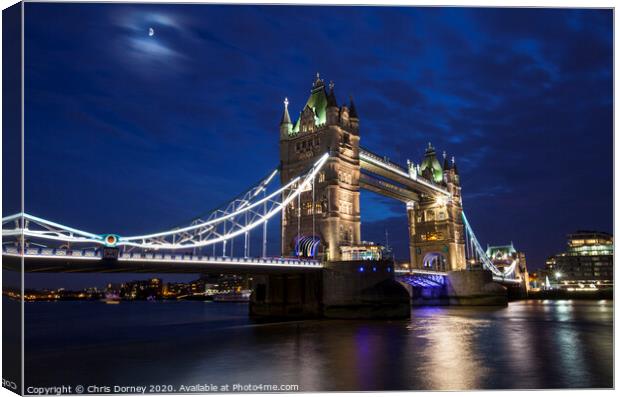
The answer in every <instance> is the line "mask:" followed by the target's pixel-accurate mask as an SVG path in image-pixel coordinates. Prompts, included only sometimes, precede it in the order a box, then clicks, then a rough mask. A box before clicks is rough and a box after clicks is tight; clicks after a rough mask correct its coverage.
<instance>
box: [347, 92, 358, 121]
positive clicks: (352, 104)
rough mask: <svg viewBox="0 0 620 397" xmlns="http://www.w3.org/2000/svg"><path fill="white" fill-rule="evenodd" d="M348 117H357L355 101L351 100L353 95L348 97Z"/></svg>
mask: <svg viewBox="0 0 620 397" xmlns="http://www.w3.org/2000/svg"><path fill="white" fill-rule="evenodd" d="M349 117H350V118H352V119H357V118H358V117H357V109H355V102H353V97H349Z"/></svg>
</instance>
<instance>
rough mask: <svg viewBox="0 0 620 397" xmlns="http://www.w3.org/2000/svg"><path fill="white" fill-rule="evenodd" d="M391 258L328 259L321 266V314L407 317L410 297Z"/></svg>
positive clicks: (351, 316) (331, 315) (409, 310)
mask: <svg viewBox="0 0 620 397" xmlns="http://www.w3.org/2000/svg"><path fill="white" fill-rule="evenodd" d="M393 273H394V268H393V263H392V262H391V261H339V262H329V263H328V264H327V266H326V268H325V269H323V316H324V317H327V318H350V319H375V318H376V319H381V318H385V319H387V318H409V317H410V316H411V300H410V298H409V294H408V293H407V290H406V289H405V288H404V287H403V286H402V285H401V284H400V283H399V282H398V281H396V280H394V276H393Z"/></svg>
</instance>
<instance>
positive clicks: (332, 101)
mask: <svg viewBox="0 0 620 397" xmlns="http://www.w3.org/2000/svg"><path fill="white" fill-rule="evenodd" d="M327 107H328V108H331V107H338V102H337V101H336V94H335V93H334V82H333V81H330V82H329V94H327Z"/></svg>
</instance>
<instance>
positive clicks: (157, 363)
mask: <svg viewBox="0 0 620 397" xmlns="http://www.w3.org/2000/svg"><path fill="white" fill-rule="evenodd" d="M247 312H248V307H247V305H246V304H239V303H212V302H209V303H205V302H171V301H167V302H122V303H121V304H118V305H106V304H103V303H100V302H37V303H27V304H26V334H25V341H26V361H25V365H26V386H36V387H42V386H55V385H60V384H68V385H84V386H87V385H98V386H114V385H122V386H148V385H171V386H170V387H173V388H175V390H177V391H178V387H179V386H180V385H195V384H216V385H218V384H222V385H223V384H249V383H251V384H278V385H280V384H292V385H298V387H299V391H349V390H350V391H355V390H360V391H361V390H471V389H546V388H610V387H613V361H612V360H613V302H612V301H577V300H572V301H533V300H530V301H520V302H512V303H510V305H509V306H508V307H507V308H480V307H478V308H463V307H424V308H414V309H413V310H412V315H411V319H409V320H399V321H344V320H308V321H297V322H285V323H265V324H260V323H256V322H254V321H252V320H251V319H250V318H249V317H248V315H247Z"/></svg>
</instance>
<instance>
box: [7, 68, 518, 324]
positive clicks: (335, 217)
mask: <svg viewBox="0 0 620 397" xmlns="http://www.w3.org/2000/svg"><path fill="white" fill-rule="evenodd" d="M279 127H280V128H279V129H280V134H279V137H280V139H279V142H280V165H279V167H278V168H277V169H275V170H273V171H271V172H269V173H268V174H267V175H266V176H265V177H264V178H263V179H262V180H261V181H260V182H259V183H257V184H256V185H254V186H251V187H250V188H249V189H248V190H247V191H246V192H244V193H242V194H240V195H239V196H238V197H236V198H233V199H232V200H231V201H230V202H229V203H227V204H226V205H224V206H222V207H221V208H218V209H216V210H214V211H212V212H211V213H209V214H208V215H207V216H205V217H201V218H196V219H194V220H193V221H192V222H190V223H189V224H188V225H185V226H182V227H177V228H174V229H171V230H165V231H160V232H156V233H149V234H143V235H136V236H125V235H122V234H117V233H104V234H99V233H92V232H87V231H83V230H79V229H76V228H73V227H69V226H65V225H63V224H61V223H57V222H53V221H49V220H46V219H44V218H40V217H37V216H34V215H31V214H27V213H19V214H15V215H11V216H7V217H4V218H3V219H2V225H3V226H2V236H3V240H2V255H3V266H4V267H5V268H12V269H20V268H21V266H22V261H23V266H24V267H23V269H24V270H25V271H32V272H37V271H40V272H50V271H51V272H54V271H66V272H80V271H97V272H106V271H116V272H122V271H126V272H140V271H156V272H192V273H196V272H209V271H218V272H248V273H252V274H262V275H263V276H262V279H261V278H260V277H259V278H258V279H259V283H258V284H257V286H256V289H255V291H256V293H255V295H254V297H253V305H252V309H251V310H252V311H253V313H254V314H265V315H285V316H288V315H296V314H298V315H306V314H309V313H310V314H312V313H313V314H318V313H319V312H321V313H322V314H323V315H329V314H331V315H332V316H345V317H346V316H350V315H351V314H350V313H349V314H346V310H345V309H343V308H346V307H359V306H360V305H361V306H365V307H367V308H369V309H368V310H370V312H368V311H367V312H366V314H367V315H371V316H404V315H408V313H409V312H408V307H409V306H408V303H407V304H404V301H403V299H404V298H403V295H402V292H401V291H399V287H398V285H399V284H397V283H395V282H394V279H395V277H396V278H397V279H400V280H401V281H402V283H404V285H406V286H407V287H408V288H409V289H410V294H413V295H414V296H416V293H417V294H418V295H417V296H418V298H420V297H424V296H423V295H424V294H425V293H426V294H427V295H428V291H431V295H432V296H433V297H435V296H439V295H442V294H443V295H442V296H444V297H449V298H451V299H452V300H454V299H453V298H463V297H466V298H467V299H470V298H471V297H472V296H474V297H475V296H482V297H483V298H484V299H482V301H483V302H487V303H493V302H498V301H503V300H502V299H504V298H502V296H505V292H504V290H502V289H501V288H502V287H500V286H499V285H497V284H496V283H494V281H496V282H501V283H503V284H504V285H513V284H516V285H518V284H520V283H522V280H521V278H520V273H519V272H515V268H517V264H516V263H511V264H503V265H502V267H501V268H498V267H497V266H495V265H494V263H493V261H492V260H491V259H490V258H489V257H488V256H487V253H486V251H485V250H483V249H482V246H481V244H480V243H479V242H478V240H477V239H476V236H475V234H474V232H473V229H472V228H471V225H470V224H469V222H468V220H467V218H466V216H465V214H464V212H463V203H462V196H461V182H460V177H459V173H458V169H457V164H456V162H455V161H454V158H452V159H451V160H448V158H447V156H446V154H445V153H444V155H443V159H442V160H443V165H442V164H440V161H439V159H438V158H437V155H436V151H435V148H434V147H433V146H432V145H431V144H430V143H429V144H428V147H427V148H426V151H425V154H424V158H423V159H422V161H421V162H420V164H415V163H414V162H411V161H408V162H407V165H406V166H402V165H399V164H397V163H394V162H392V161H390V160H388V159H387V157H383V156H381V155H378V154H376V153H374V152H372V151H370V150H368V149H366V148H363V147H361V146H360V119H359V116H358V113H357V109H356V107H355V104H354V102H353V100H352V99H350V101H349V103H348V104H341V105H339V104H338V101H337V99H336V94H335V88H334V84H333V83H331V84H330V85H329V87H327V86H326V85H325V83H324V81H323V80H322V79H321V78H320V77H319V76H318V74H317V77H316V79H315V81H314V83H313V85H312V89H311V91H310V96H309V98H308V100H307V101H306V103H305V105H304V106H303V108H302V109H301V111H300V114H299V117H298V118H297V119H296V120H295V122H293V120H292V119H291V117H290V114H289V102H288V100H285V101H284V110H283V113H282V117H281V119H280V126H279ZM278 174H279V178H277V176H278ZM278 180H279V184H278V183H277V182H278ZM363 190H368V191H372V192H375V193H378V194H381V195H383V196H386V197H390V198H392V199H395V200H398V201H400V202H402V203H403V212H404V214H403V216H405V215H406V216H407V219H408V226H409V228H408V230H409V236H408V237H409V257H410V263H409V266H408V268H407V269H406V271H403V270H402V269H395V268H394V265H393V263H391V262H390V261H389V260H379V261H376V260H375V261H374V262H373V261H362V260H360V259H359V258H353V257H351V252H353V251H354V250H352V249H351V248H354V247H362V239H361V228H360V224H361V208H360V193H361V191H363ZM276 216H281V252H280V255H279V256H278V257H269V256H268V255H267V229H268V225H269V221H270V220H271V219H272V218H274V217H276ZM251 233H260V234H262V246H261V247H260V248H261V249H260V250H261V252H262V254H261V255H260V257H252V256H251V254H250V252H251V250H250V241H251V239H250V234H251ZM235 242H236V245H237V252H239V245H241V248H242V255H238V254H237V255H235V253H234V245H235ZM476 267H480V268H483V269H485V271H483V272H481V271H478V272H476V271H469V270H468V269H473V268H476ZM516 273H519V276H517V275H516ZM261 280H262V281H261ZM472 280H473V281H472ZM412 288H413V289H417V290H415V291H412V290H411V289H412ZM291 291H294V292H291ZM416 291H417V292H416ZM424 291H427V292H424ZM437 294H439V295H437ZM408 296H409V295H407V297H408ZM408 299H409V298H407V300H408ZM405 306H406V308H405ZM369 313H370V314H369ZM353 316H355V315H353Z"/></svg>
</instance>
